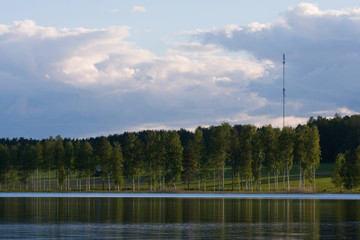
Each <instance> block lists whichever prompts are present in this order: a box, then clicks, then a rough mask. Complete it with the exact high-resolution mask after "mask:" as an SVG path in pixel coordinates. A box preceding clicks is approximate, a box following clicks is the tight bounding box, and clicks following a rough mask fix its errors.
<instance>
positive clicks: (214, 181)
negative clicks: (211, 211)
mask: <svg viewBox="0 0 360 240" xmlns="http://www.w3.org/2000/svg"><path fill="white" fill-rule="evenodd" d="M213 175H214V184H213V185H214V186H213V187H214V192H215V171H213Z"/></svg>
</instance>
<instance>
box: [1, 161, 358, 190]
mask: <svg viewBox="0 0 360 240" xmlns="http://www.w3.org/2000/svg"><path fill="white" fill-rule="evenodd" d="M332 167H333V164H330V163H322V164H320V167H319V169H318V170H317V172H316V192H318V193H328V192H339V189H336V188H335V186H334V185H333V184H332V183H331V172H332ZM298 173H299V169H298V166H297V165H294V166H293V168H292V169H291V171H290V192H294V193H295V192H314V189H313V188H312V189H311V190H310V183H309V182H306V184H305V188H299V174H298ZM40 176H41V177H40V182H39V183H36V181H34V180H32V179H36V177H35V175H33V176H31V177H30V180H29V181H28V184H27V185H24V184H21V183H20V182H19V181H16V182H15V183H11V184H7V187H6V188H5V186H4V184H2V186H1V191H67V190H66V187H65V186H63V187H62V189H61V188H60V187H57V181H56V174H55V172H51V174H50V189H49V182H48V178H47V175H45V174H44V173H43V174H41V175H40ZM283 177H284V176H283V175H282V174H280V176H279V182H278V190H277V191H276V192H279V193H280V192H287V183H286V179H285V183H283ZM90 182H91V186H90V189H91V191H98V192H102V191H104V190H103V182H102V180H101V179H100V178H99V177H92V178H91V180H90ZM214 183H215V185H214ZM219 183H220V188H219ZM40 185H41V186H40ZM206 185H207V186H206V192H214V191H216V192H222V186H221V179H218V178H216V179H215V182H214V178H213V177H209V178H208V179H207V181H206ZM34 186H35V187H34ZM85 186H86V185H85V179H83V180H82V182H81V189H80V182H79V181H78V180H77V179H76V175H75V174H73V175H72V176H71V191H77V192H78V191H86V188H85ZM107 187H108V185H107V180H106V181H105V191H104V192H107ZM112 187H114V186H113V185H112ZM176 187H177V188H176V189H174V188H173V187H168V188H166V189H165V190H164V189H162V190H161V191H162V192H199V191H198V181H197V179H196V178H195V179H194V180H192V181H191V182H190V185H189V190H187V189H188V185H187V183H186V184H185V183H183V182H182V181H181V180H179V181H178V182H177V183H176ZM283 187H284V188H283ZM57 189H58V190H57ZM232 189H233V182H232V172H231V168H230V167H228V168H226V171H225V183H224V192H249V191H246V190H245V183H244V182H243V183H242V185H241V186H240V190H239V184H238V181H237V179H235V182H234V191H232ZM261 189H262V191H261V192H268V179H267V173H266V172H265V171H263V173H262V180H261ZM112 191H115V189H112ZM120 191H121V192H132V182H131V181H126V183H125V184H124V187H123V189H121V190H120ZM136 191H139V190H138V185H137V181H136ZM140 191H141V192H148V191H149V186H148V183H147V182H146V181H145V178H144V177H143V178H141V179H140ZM252 191H253V192H260V188H259V186H255V185H253V187H252ZM200 192H204V184H203V182H202V183H201V189H200ZM250 192H251V190H250ZM270 192H275V190H274V176H271V177H270ZM345 192H351V191H345ZM352 192H359V190H354V191H352Z"/></svg>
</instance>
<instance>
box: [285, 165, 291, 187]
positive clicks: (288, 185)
mask: <svg viewBox="0 0 360 240" xmlns="http://www.w3.org/2000/svg"><path fill="white" fill-rule="evenodd" d="M289 174H290V173H289V163H286V175H287V191H288V192H289V191H290V176H289Z"/></svg>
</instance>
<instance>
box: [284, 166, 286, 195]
mask: <svg viewBox="0 0 360 240" xmlns="http://www.w3.org/2000/svg"><path fill="white" fill-rule="evenodd" d="M283 173H284V176H283V191H284V190H285V175H286V174H285V173H286V171H285V168H284V169H283Z"/></svg>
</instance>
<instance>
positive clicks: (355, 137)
mask: <svg viewBox="0 0 360 240" xmlns="http://www.w3.org/2000/svg"><path fill="white" fill-rule="evenodd" d="M307 124H308V125H309V126H314V125H315V126H317V128H318V130H319V134H320V147H321V155H322V161H323V162H330V163H334V162H335V159H336V157H337V155H338V154H339V153H345V152H346V151H347V150H350V151H354V150H355V149H356V148H357V147H358V146H359V145H360V115H352V116H344V117H341V116H340V115H339V114H335V116H334V117H333V118H324V117H320V116H319V117H317V118H316V119H315V118H313V117H311V118H310V119H309V120H308V122H307Z"/></svg>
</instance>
